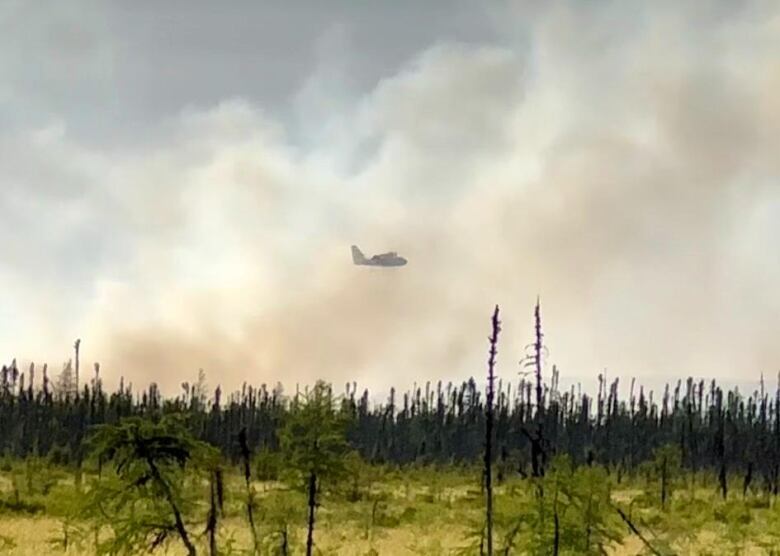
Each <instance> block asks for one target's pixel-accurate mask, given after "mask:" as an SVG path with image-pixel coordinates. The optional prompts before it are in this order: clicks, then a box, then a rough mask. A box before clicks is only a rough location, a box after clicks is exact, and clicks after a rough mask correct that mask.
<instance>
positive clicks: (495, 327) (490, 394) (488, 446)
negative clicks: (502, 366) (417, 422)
mask: <svg viewBox="0 0 780 556" xmlns="http://www.w3.org/2000/svg"><path fill="white" fill-rule="evenodd" d="M491 324H492V333H491V335H490V338H489V340H490V356H489V358H488V384H487V401H486V403H485V423H486V425H485V470H484V475H485V497H486V503H485V507H486V509H485V514H486V515H485V520H486V527H487V532H486V534H487V554H488V556H493V420H494V408H493V398H494V397H495V390H494V382H495V378H496V376H495V365H496V353H497V351H498V350H497V347H496V346H497V345H498V333H499V331H500V330H501V323H500V321H499V320H498V305H496V309H495V311H494V312H493V318H492V319H491Z"/></svg>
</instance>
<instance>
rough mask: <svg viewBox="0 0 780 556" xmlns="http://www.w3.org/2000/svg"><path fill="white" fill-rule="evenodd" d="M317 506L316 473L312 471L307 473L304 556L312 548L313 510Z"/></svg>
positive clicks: (309, 553) (309, 552)
mask: <svg viewBox="0 0 780 556" xmlns="http://www.w3.org/2000/svg"><path fill="white" fill-rule="evenodd" d="M316 507H317V474H316V473H315V472H314V471H312V472H311V474H310V475H309V524H308V531H307V533H306V556H311V555H312V550H314V511H315V509H316Z"/></svg>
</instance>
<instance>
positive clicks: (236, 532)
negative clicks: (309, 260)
mask: <svg viewBox="0 0 780 556" xmlns="http://www.w3.org/2000/svg"><path fill="white" fill-rule="evenodd" d="M476 476H477V477H478V476H479V475H478V471H477V475H476ZM51 481H53V482H54V483H55V485H54V486H53V487H51V488H50V489H49V491H48V493H47V494H46V495H42V494H41V493H35V492H29V493H28V492H26V484H27V481H25V480H24V475H23V474H22V473H21V472H16V473H15V474H14V472H5V473H3V474H2V475H0V491H2V496H3V500H6V501H9V502H13V501H14V500H17V501H21V502H22V504H21V506H20V508H21V509H20V508H16V507H11V506H8V505H6V506H5V508H4V510H3V511H2V513H0V554H11V555H36V556H38V555H45V554H65V553H67V554H90V553H92V552H93V551H92V550H91V549H90V548H91V547H90V543H89V542H85V543H84V544H82V546H81V547H77V546H73V545H72V544H71V546H70V547H69V548H68V550H64V548H63V542H62V541H63V540H64V536H63V520H64V519H65V518H66V517H70V518H75V519H76V520H78V516H77V515H70V514H69V510H68V508H69V506H68V500H67V499H66V498H67V497H68V496H73V493H74V492H75V490H74V485H73V480H72V476H71V475H69V474H66V473H65V472H58V473H56V474H55V476H54V478H53V479H50V482H51ZM475 482H476V481H475V480H474V473H473V472H472V471H468V472H466V471H457V470H440V471H438V472H434V471H431V470H409V471H405V472H397V471H396V472H393V473H380V474H377V475H376V476H375V477H374V478H373V480H372V481H365V482H364V483H363V484H362V485H361V487H360V496H359V497H358V499H357V500H356V501H350V500H349V499H350V496H349V491H350V489H351V488H352V487H351V486H350V485H346V486H345V487H344V489H343V491H342V492H340V493H334V494H331V495H329V496H327V497H325V498H324V499H323V501H322V507H321V508H320V509H319V513H318V522H317V531H316V534H315V541H316V546H317V548H318V550H319V553H321V554H344V555H352V556H367V555H376V554H379V555H385V554H386V555H398V556H404V555H410V556H411V555H420V554H423V555H430V556H436V555H444V554H458V553H459V552H460V551H461V550H462V549H463V547H465V546H467V545H468V543H469V539H468V535H469V527H470V525H469V524H470V523H472V522H478V520H479V519H480V517H481V516H482V512H483V506H482V496H481V493H480V491H479V488H478V483H477V486H476V487H475ZM649 486H652V485H649ZM647 487H648V485H644V484H640V481H639V480H636V481H635V483H633V484H630V485H626V484H623V485H620V486H617V487H616V488H615V489H614V491H613V494H612V500H613V501H614V502H615V503H616V504H618V505H619V506H620V507H622V508H623V509H624V510H625V511H626V512H627V513H629V514H630V515H631V519H632V520H633V521H634V522H635V523H636V525H637V526H638V527H639V528H640V529H641V530H642V531H643V533H644V535H645V536H646V537H647V538H648V539H650V541H651V542H652V543H653V544H654V545H655V546H656V547H657V548H658V549H659V550H660V551H661V553H662V554H701V555H713V556H714V555H721V554H722V555H734V554H744V555H753V554H756V555H758V554H771V553H772V552H771V548H770V547H769V546H770V545H771V543H772V541H773V540H774V541H775V542H777V545H778V546H780V539H778V538H775V539H773V538H772V537H771V536H770V535H771V533H772V532H774V531H780V509H778V508H775V506H774V504H773V503H772V501H771V500H770V499H769V498H766V497H763V496H761V495H759V494H753V495H750V494H749V495H748V497H747V499H743V497H742V496H741V493H739V494H737V495H734V497H733V499H730V500H728V501H727V502H723V501H722V500H720V499H719V497H718V496H717V495H716V492H715V489H714V488H710V487H707V486H697V487H696V488H695V489H691V488H679V489H678V490H677V492H676V493H675V494H674V496H673V497H672V500H671V502H670V503H669V507H668V508H667V509H665V510H662V509H661V508H660V504H657V503H656V502H655V501H654V499H653V496H652V488H647ZM255 488H256V490H257V491H258V493H259V496H258V499H259V501H258V522H259V523H261V524H262V529H263V532H264V533H268V532H269V531H270V529H271V525H269V524H270V523H272V522H273V523H278V522H280V518H279V515H280V513H281V514H284V511H283V510H279V509H278V503H279V497H280V496H287V494H284V491H283V490H282V487H281V486H280V485H278V484H274V483H256V484H255ZM33 490H34V489H33ZM528 491H529V485H528V484H527V483H524V482H523V481H520V480H517V481H514V482H512V483H510V484H504V485H502V486H500V487H499V488H498V489H497V494H496V498H497V506H499V507H501V506H502V505H503V506H504V507H508V508H511V507H512V505H513V504H517V505H522V504H523V503H524V502H523V500H526V502H527V501H528V500H530V498H528V496H529V494H528ZM227 492H228V496H227V501H226V502H227V505H226V510H225V512H226V518H225V520H224V521H223V522H222V525H221V530H220V546H221V547H223V552H224V553H225V554H227V553H229V552H228V551H227V548H228V547H229V546H233V547H234V552H233V553H236V554H237V553H240V552H239V550H240V549H242V548H243V549H246V548H247V547H249V546H251V538H250V535H249V532H248V528H247V526H246V522H245V520H244V519H243V515H242V504H243V499H242V485H241V478H240V477H239V476H238V475H237V474H231V475H229V477H228V485H227ZM280 493H282V494H280ZM290 496H291V497H292V498H290V499H289V500H287V502H288V503H290V504H291V506H290V507H289V508H288V513H287V514H285V515H286V517H284V518H283V519H282V521H288V522H289V524H290V531H289V535H290V540H291V545H292V547H293V550H292V553H293V554H301V553H302V549H303V546H304V542H305V530H304V529H303V526H304V525H305V504H304V505H301V502H302V500H303V499H302V497H300V496H298V497H295V495H292V494H290ZM353 497H354V496H353ZM524 497H525V498H524ZM36 509H37V510H38V511H36ZM29 512H34V513H29ZM608 519H610V520H613V521H612V522H613V525H615V523H616V524H617V526H618V527H619V528H620V529H621V530H622V531H623V533H622V534H623V538H622V539H621V542H619V543H612V544H611V545H610V546H609V549H608V551H607V552H608V554H611V555H614V556H617V555H621V556H628V555H639V554H645V553H647V552H645V546H644V544H643V543H642V541H640V539H639V538H637V537H636V536H635V535H631V534H628V531H627V527H625V525H624V524H623V523H622V522H621V521H620V519H619V517H618V516H617V514H616V513H615V514H614V515H613V514H612V513H610V515H609V516H608ZM193 531H195V533H196V534H198V535H200V533H201V532H202V525H201V526H199V529H197V530H196V529H194V528H193ZM229 539H232V541H231V540H229ZM198 540H199V543H200V545H201V546H202V547H204V548H205V538H203V537H202V536H200V537H199V539H198ZM271 544H278V543H277V542H276V541H273V542H271ZM161 553H167V554H184V551H182V550H181V548H180V546H179V545H177V544H176V543H172V544H171V545H170V546H169V547H168V548H167V549H166V550H162V551H161ZM203 553H206V551H205V549H204V550H203ZM268 553H269V554H270V553H272V552H270V551H269V552H268ZM466 553H469V552H466ZM470 553H472V554H473V553H474V552H470ZM511 553H512V554H522V553H523V552H522V550H515V551H513V552H511ZM570 553H575V552H570Z"/></svg>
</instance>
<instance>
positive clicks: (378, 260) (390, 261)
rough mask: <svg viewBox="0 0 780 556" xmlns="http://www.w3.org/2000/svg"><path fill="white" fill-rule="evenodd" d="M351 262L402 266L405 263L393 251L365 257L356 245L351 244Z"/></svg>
mask: <svg viewBox="0 0 780 556" xmlns="http://www.w3.org/2000/svg"><path fill="white" fill-rule="evenodd" d="M352 262H353V263H355V264H356V265H366V266H404V265H405V264H406V263H407V261H406V259H405V258H403V257H399V256H398V253H396V252H395V251H389V252H388V253H381V254H379V255H374V256H373V257H371V258H370V259H369V258H366V256H365V255H364V254H363V252H362V251H361V250H360V249H359V248H358V246H357V245H353V246H352Z"/></svg>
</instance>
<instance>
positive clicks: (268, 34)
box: [0, 0, 780, 392]
mask: <svg viewBox="0 0 780 556" xmlns="http://www.w3.org/2000/svg"><path fill="white" fill-rule="evenodd" d="M487 6H490V7H489V8H487ZM540 6H543V7H540ZM779 92H780V7H778V5H777V4H776V3H775V2H761V1H755V2H741V3H738V5H737V3H733V2H723V1H711V2H704V1H703V2H692V3H684V4H682V5H681V4H680V3H679V2H671V1H669V2H653V3H647V2H625V1H621V2H617V1H615V2H605V1H594V2H580V1H577V2H575V1H569V2H545V3H535V2H530V1H528V2H496V3H477V2H467V1H462V2H453V1H447V2H443V1H442V2H438V1H431V2H405V1H394V2H355V1H349V2H348V1H342V2H320V1H313V0H312V1H310V2H264V3H261V2H245V3H242V2H232V3H214V2H206V1H203V2H195V1H187V2H175V1H168V2H156V3H152V2H81V1H73V2H67V3H63V2H24V1H9V0H0V208H1V209H2V214H3V216H4V220H5V222H4V224H5V225H4V226H3V227H2V228H1V229H0V287H2V289H3V291H4V292H5V296H4V302H3V304H2V305H1V306H0V353H2V354H3V357H4V358H5V359H6V360H10V359H11V358H12V357H17V358H19V359H20V360H23V361H29V360H35V361H38V362H43V361H48V362H49V363H50V365H53V366H54V367H55V368H57V367H58V366H59V365H60V364H61V362H62V361H63V360H65V359H67V358H68V357H69V356H70V349H71V345H72V342H73V340H74V339H75V338H76V337H80V338H81V339H82V342H83V343H82V352H83V354H84V355H83V358H84V360H85V361H89V362H91V361H93V360H99V361H101V362H102V365H103V369H104V372H105V374H106V376H107V378H108V379H109V381H115V380H116V379H117V377H119V376H120V375H125V376H126V377H127V378H129V379H131V380H133V381H134V382H135V383H136V384H145V383H147V382H148V381H150V380H155V381H157V382H158V383H160V385H161V386H162V387H163V389H164V390H166V391H169V392H171V391H173V390H175V389H176V388H177V385H178V384H179V383H180V382H181V381H183V380H192V379H193V378H194V377H196V376H197V370H198V368H199V367H203V368H204V369H205V370H206V372H207V375H208V377H209V380H210V382H211V383H216V382H222V383H223V385H225V386H227V387H228V388H233V387H236V386H238V385H239V384H240V382H241V381H243V380H247V381H250V382H253V383H261V382H266V383H271V384H273V383H275V382H277V381H282V382H283V383H285V384H286V385H287V386H288V387H293V385H294V383H295V382H296V381H301V382H311V381H313V380H314V379H315V378H320V377H321V378H325V379H328V380H332V381H333V382H335V383H337V384H341V383H343V382H345V381H347V380H349V381H352V380H356V381H358V383H359V384H362V385H366V386H370V387H373V388H376V389H380V390H384V389H386V388H388V387H389V386H390V385H397V386H399V387H405V386H407V385H409V384H411V383H412V382H413V381H415V380H417V381H418V382H419V381H424V380H426V379H431V380H436V379H439V378H442V379H445V380H447V379H453V380H460V379H463V378H466V377H468V376H471V375H475V376H481V374H483V366H484V360H485V357H486V341H485V338H486V335H487V334H488V332H489V330H488V326H489V316H490V312H491V309H492V306H493V305H494V304H495V303H499V304H500V305H501V307H502V310H503V319H504V323H505V324H504V332H503V337H502V340H501V346H500V365H501V368H500V370H501V371H502V373H503V374H504V376H506V377H512V378H515V377H516V376H517V374H516V373H517V370H518V368H517V360H518V359H520V357H521V356H522V348H523V345H525V344H526V343H528V342H529V341H530V339H531V332H532V327H531V325H532V322H531V314H532V306H533V303H534V301H535V298H536V295H537V294H540V295H541V296H542V301H543V316H544V319H545V329H546V331H547V341H548V344H549V348H550V353H551V358H550V361H551V362H556V363H557V364H558V365H559V366H560V367H561V369H562V374H563V376H564V378H566V379H568V381H576V380H583V381H585V382H586V383H590V382H592V380H593V379H594V378H595V375H596V374H597V373H598V372H600V371H601V370H602V369H603V368H605V367H606V368H608V373H609V374H610V375H612V376H615V375H622V376H625V377H629V376H637V377H640V378H641V379H642V380H644V381H646V382H652V383H655V384H657V383H658V382H660V381H662V380H666V379H669V378H674V379H676V378H678V377H685V376H687V375H689V374H692V375H694V376H705V377H717V378H721V379H724V380H727V381H734V382H747V381H752V380H755V379H757V377H758V375H759V373H761V372H764V373H765V374H766V375H767V376H771V377H774V374H775V373H776V372H777V370H778V369H780V347H778V343H777V340H776V338H775V337H776V333H777V330H779V329H780V326H778V325H780V322H778V321H780V293H779V292H778V288H777V283H778V279H780V258H779V257H778V253H779V252H780V251H778V249H777V246H776V238H777V237H778V232H779V231H780V224H778V222H780V219H778V217H780V189H779V187H780V183H779V180H780V158H778V156H777V151H778V146H780V100H778V99H780V94H778V93H779ZM352 243H357V244H359V245H360V246H361V247H363V249H364V251H366V252H367V253H369V254H371V253H375V252H380V251H386V250H391V249H392V250H398V251H399V252H401V253H402V254H403V255H404V256H407V257H408V258H409V260H410V263H409V265H408V266H407V267H404V268H401V269H391V270H383V269H370V268H362V267H354V266H352V265H351V260H350V255H349V245H350V244H352Z"/></svg>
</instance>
